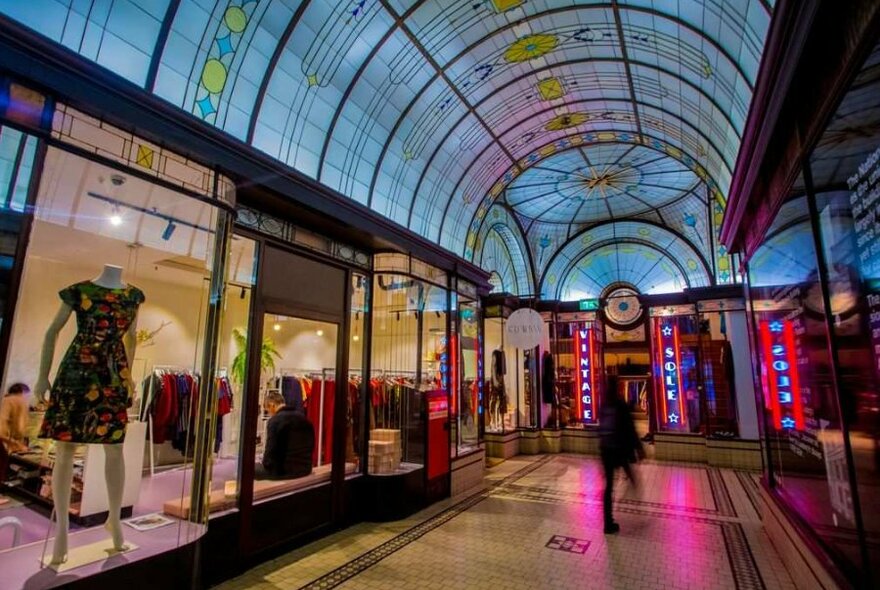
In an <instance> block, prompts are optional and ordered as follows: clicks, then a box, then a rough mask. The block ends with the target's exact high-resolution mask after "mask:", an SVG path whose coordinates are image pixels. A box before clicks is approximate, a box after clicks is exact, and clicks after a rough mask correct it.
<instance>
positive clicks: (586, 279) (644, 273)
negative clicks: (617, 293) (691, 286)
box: [550, 242, 688, 301]
mask: <svg viewBox="0 0 880 590" xmlns="http://www.w3.org/2000/svg"><path fill="white" fill-rule="evenodd" d="M615 283H625V284H629V285H632V286H634V287H635V288H636V289H637V290H638V291H639V292H642V293H649V294H656V293H674V292H677V291H681V290H682V289H684V288H686V287H688V284H687V281H686V279H685V277H684V274H683V273H682V271H681V269H680V268H679V267H678V266H677V265H676V264H675V263H674V261H673V260H672V259H671V258H669V256H668V255H666V254H665V253H663V252H662V251H660V250H658V249H656V248H653V247H651V246H650V245H648V244H640V243H628V242H617V243H614V244H608V245H605V246H602V247H599V248H597V249H595V250H591V251H590V252H588V253H586V254H585V255H584V256H583V257H582V258H581V259H580V260H578V261H576V262H575V263H574V264H573V265H572V266H571V267H570V268H569V269H567V274H565V275H564V277H563V278H562V280H561V282H560V283H559V288H558V289H557V290H556V291H555V293H554V294H553V295H550V296H551V297H552V298H553V299H560V300H562V301H574V300H578V299H584V298H594V297H599V295H601V293H602V292H603V291H604V290H605V288H606V287H608V286H609V285H612V284H615Z"/></svg>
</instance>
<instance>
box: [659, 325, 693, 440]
mask: <svg viewBox="0 0 880 590" xmlns="http://www.w3.org/2000/svg"><path fill="white" fill-rule="evenodd" d="M657 355H658V356H659V361H660V362H659V365H660V367H659V368H660V375H661V378H662V383H663V386H662V387H661V388H660V389H661V392H662V393H663V406H662V407H663V417H664V419H665V421H666V424H667V425H670V426H684V425H685V424H686V423H687V412H685V411H684V406H683V405H682V404H683V401H682V391H681V387H682V381H681V347H680V345H679V341H678V324H676V323H675V322H674V321H670V322H662V321H660V322H658V330H657Z"/></svg>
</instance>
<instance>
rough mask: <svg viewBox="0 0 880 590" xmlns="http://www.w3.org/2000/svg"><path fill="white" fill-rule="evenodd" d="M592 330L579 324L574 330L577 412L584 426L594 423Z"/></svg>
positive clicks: (594, 370)
mask: <svg viewBox="0 0 880 590" xmlns="http://www.w3.org/2000/svg"><path fill="white" fill-rule="evenodd" d="M594 348H595V347H594V342H593V329H592V327H591V326H590V325H589V324H581V325H579V326H578V327H577V329H576V330H575V358H576V360H577V377H576V379H575V385H576V387H577V404H576V406H577V409H578V410H577V411H578V416H579V417H580V420H581V421H582V422H584V423H586V424H592V423H594V422H595V421H596V395H595V385H596V381H595V372H596V367H595V366H594V364H593V350H594Z"/></svg>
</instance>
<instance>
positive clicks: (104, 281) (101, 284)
mask: <svg viewBox="0 0 880 590" xmlns="http://www.w3.org/2000/svg"><path fill="white" fill-rule="evenodd" d="M59 296H60V297H61V300H62V304H61V307H60V308H59V310H58V312H57V313H56V315H55V319H54V320H52V323H51V324H50V325H49V328H48V330H47V331H46V338H45V340H44V342H43V350H42V356H41V358H40V371H39V374H38V377H37V382H36V386H35V387H34V394H35V395H36V396H37V398H38V399H39V400H40V401H42V402H48V404H49V407H48V409H47V410H46V417H45V418H44V421H43V425H42V427H41V429H40V437H41V438H51V439H54V440H55V441H56V450H55V467H54V469H53V472H52V497H53V499H54V503H55V514H56V523H57V528H56V535H55V544H54V546H53V549H52V559H51V562H50V564H51V565H59V564H61V563H64V562H65V561H66V560H67V532H68V527H69V520H70V495H71V484H72V481H73V458H74V453H75V451H76V448H77V446H78V445H79V444H101V445H102V446H103V447H104V452H105V463H104V478H105V480H106V483H107V498H108V510H109V512H108V515H107V522H106V523H105V524H104V527H105V528H106V529H107V531H108V532H109V533H110V537H111V539H112V542H113V547H112V551H113V552H122V551H126V550H127V549H128V547H127V546H126V545H125V541H124V539H123V535H122V524H121V522H120V511H121V509H122V494H123V490H124V488H125V464H124V461H123V455H122V444H121V443H122V442H124V439H125V425H126V423H127V413H126V410H127V407H128V406H129V405H130V402H131V397H132V393H133V391H134V388H133V382H132V380H131V374H130V372H129V368H128V358H130V356H131V355H133V353H134V347H135V341H136V340H135V332H136V330H137V322H136V319H137V315H136V314H137V308H138V306H139V305H140V304H141V303H142V302H143V300H144V296H143V293H142V292H141V291H140V290H139V289H137V288H136V287H133V286H130V285H126V284H125V283H123V281H122V268H120V267H118V266H113V265H110V264H107V265H105V266H104V269H103V271H102V272H101V275H100V276H98V277H97V278H95V279H93V280H91V281H86V282H83V283H77V284H76V285H71V286H70V287H67V288H65V289H63V290H62V291H61V292H60V293H59ZM74 312H75V313H76V316H77V326H78V332H77V335H76V337H75V338H74V340H73V342H72V343H71V344H70V347H69V348H68V351H67V354H66V355H65V357H64V360H63V361H62V363H61V366H60V367H59V368H58V372H57V374H56V376H55V382H54V383H53V384H52V385H50V383H49V371H50V370H51V367H52V361H53V357H54V355H55V346H56V344H57V340H58V334H59V333H60V332H61V329H62V328H63V327H64V325H65V324H66V323H67V321H68V319H69V318H70V315H71V314H72V313H74ZM102 314H103V315H102ZM50 391H51V393H50V395H49V396H47V395H46V394H47V392H50Z"/></svg>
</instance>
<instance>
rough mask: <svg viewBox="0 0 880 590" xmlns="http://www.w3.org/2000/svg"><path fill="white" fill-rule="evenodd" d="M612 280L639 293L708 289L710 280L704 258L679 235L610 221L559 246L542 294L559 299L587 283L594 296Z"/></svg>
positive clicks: (654, 228) (542, 283)
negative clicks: (626, 284) (705, 287)
mask: <svg viewBox="0 0 880 590" xmlns="http://www.w3.org/2000/svg"><path fill="white" fill-rule="evenodd" d="M572 273H574V275H573V274H572ZM573 276H574V277H577V276H580V277H582V278H577V279H575V278H572V277H573ZM566 281H568V282H566ZM571 281H575V283H572V282H571ZM584 281H586V282H584ZM615 282H626V283H630V284H632V285H634V286H636V287H637V288H638V289H639V290H640V291H641V292H643V293H666V292H671V290H676V291H677V290H681V289H683V288H685V287H702V286H707V285H709V284H710V283H711V278H710V272H709V269H708V268H707V264H706V262H705V260H704V259H703V258H702V257H701V256H700V254H699V253H698V252H697V251H696V250H695V249H694V248H693V247H691V245H690V244H689V243H687V242H686V241H685V240H683V239H682V238H681V236H678V235H676V234H674V233H672V232H670V231H669V230H667V229H664V228H663V227H660V226H655V225H651V224H646V223H641V222H636V221H623V222H612V223H606V224H603V225H600V226H596V227H593V228H590V229H588V230H586V231H584V232H582V233H581V234H578V235H576V236H574V237H573V238H572V239H570V240H569V241H568V242H567V243H566V244H564V245H563V246H562V247H561V248H559V250H558V251H557V252H556V254H555V255H554V256H553V258H552V260H551V261H550V263H549V264H548V265H547V268H546V270H545V271H544V273H543V275H542V281H541V294H542V297H547V298H557V297H562V296H563V295H565V293H564V290H565V289H566V288H568V289H569V292H572V291H571V290H572V289H575V287H572V285H579V286H578V287H577V289H581V290H584V289H586V287H585V285H586V284H588V283H591V284H592V285H593V287H592V288H593V289H594V290H595V293H596V294H598V293H600V292H601V291H602V289H604V288H605V287H607V286H608V285H610V284H612V283H615ZM577 289H575V290H577ZM569 294H570V293H569Z"/></svg>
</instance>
